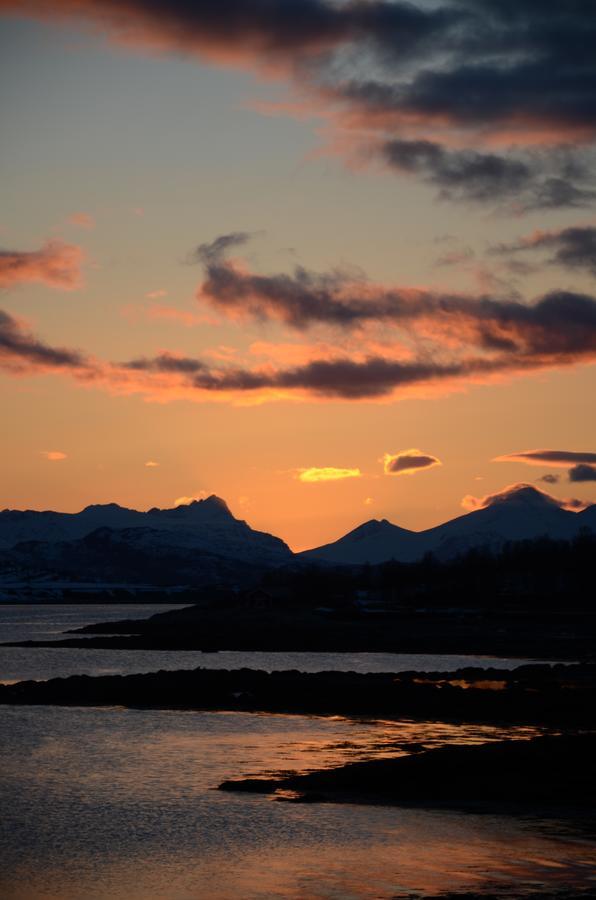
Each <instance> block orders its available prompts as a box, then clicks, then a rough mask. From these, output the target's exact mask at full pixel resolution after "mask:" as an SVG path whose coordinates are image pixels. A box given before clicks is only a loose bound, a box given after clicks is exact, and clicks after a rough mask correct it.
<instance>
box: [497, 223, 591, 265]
mask: <svg viewBox="0 0 596 900" xmlns="http://www.w3.org/2000/svg"><path fill="white" fill-rule="evenodd" d="M539 251H543V252H544V251H547V252H548V254H550V255H548V256H547V260H546V261H547V263H548V264H549V265H553V266H560V267H561V268H564V269H569V270H572V271H584V272H587V273H588V274H589V275H596V227H594V226H592V225H584V226H579V225H577V226H574V227H572V228H562V229H560V230H558V231H534V232H532V234H529V235H525V236H524V237H520V238H518V239H517V240H516V241H512V242H511V243H505V244H496V245H495V246H493V247H492V248H491V252H492V253H493V254H496V255H500V256H507V255H511V254H519V253H529V252H534V253H535V252H539Z"/></svg>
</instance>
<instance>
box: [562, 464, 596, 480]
mask: <svg viewBox="0 0 596 900" xmlns="http://www.w3.org/2000/svg"><path fill="white" fill-rule="evenodd" d="M569 481H596V466H588V465H586V464H585V463H580V465H577V466H573V468H572V469H569Z"/></svg>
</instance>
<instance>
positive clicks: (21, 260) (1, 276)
mask: <svg viewBox="0 0 596 900" xmlns="http://www.w3.org/2000/svg"><path fill="white" fill-rule="evenodd" d="M82 261H83V251H82V250H81V248H80V247H77V246H76V245H75V244H66V243H64V242H63V241H47V242H46V243H45V244H44V245H43V247H41V249H40V250H30V251H27V250H2V249H0V287H4V288H9V287H14V286H15V285H18V284H30V283H33V282H41V283H43V284H46V285H48V286H49V287H53V288H62V289H63V290H69V291H70V290H74V289H75V288H78V287H80V286H81V283H82V275H81V265H82Z"/></svg>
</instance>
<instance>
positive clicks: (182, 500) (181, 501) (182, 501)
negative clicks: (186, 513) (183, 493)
mask: <svg viewBox="0 0 596 900" xmlns="http://www.w3.org/2000/svg"><path fill="white" fill-rule="evenodd" d="M208 496H209V491H198V492H197V493H196V494H193V495H192V496H191V497H178V498H177V499H176V500H174V506H189V505H190V504H191V503H194V502H195V501H196V500H205V499H206V498H207V497H208Z"/></svg>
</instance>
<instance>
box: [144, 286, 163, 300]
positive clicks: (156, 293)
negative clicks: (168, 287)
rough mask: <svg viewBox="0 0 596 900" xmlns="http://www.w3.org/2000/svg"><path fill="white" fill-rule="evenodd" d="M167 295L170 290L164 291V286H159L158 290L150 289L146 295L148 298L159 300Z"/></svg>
mask: <svg viewBox="0 0 596 900" xmlns="http://www.w3.org/2000/svg"><path fill="white" fill-rule="evenodd" d="M167 296H168V292H167V291H164V290H163V288H159V289H158V290H156V291H149V292H148V293H147V294H145V297H147V299H148V300H159V299H161V298H162V297H167Z"/></svg>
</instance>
